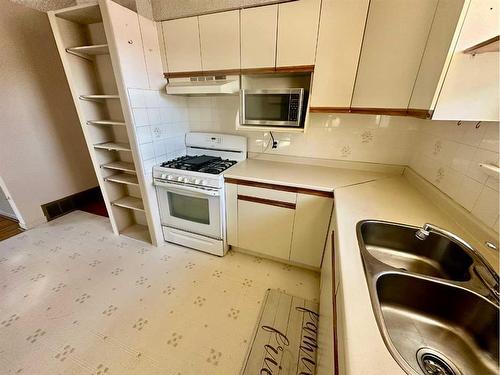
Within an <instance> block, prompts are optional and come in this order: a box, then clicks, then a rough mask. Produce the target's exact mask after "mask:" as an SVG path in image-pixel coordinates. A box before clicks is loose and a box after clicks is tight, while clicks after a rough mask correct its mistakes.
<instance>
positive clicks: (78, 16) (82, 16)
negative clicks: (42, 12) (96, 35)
mask: <svg viewBox="0 0 500 375" xmlns="http://www.w3.org/2000/svg"><path fill="white" fill-rule="evenodd" d="M54 13H55V15H56V16H57V17H59V18H64V19H65V20H68V21H72V22H76V23H80V24H83V25H88V24H92V23H98V22H102V16H101V11H100V9H99V5H98V4H82V5H76V6H73V7H70V8H65V9H62V10H58V11H55V12H54Z"/></svg>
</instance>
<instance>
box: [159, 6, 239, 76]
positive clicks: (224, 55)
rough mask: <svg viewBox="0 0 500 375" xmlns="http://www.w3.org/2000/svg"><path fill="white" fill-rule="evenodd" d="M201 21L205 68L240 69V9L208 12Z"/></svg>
mask: <svg viewBox="0 0 500 375" xmlns="http://www.w3.org/2000/svg"><path fill="white" fill-rule="evenodd" d="M199 21H200V44H201V60H202V67H203V70H204V71H208V70H226V69H239V68H240V15H239V11H238V10H233V11H230V12H222V13H214V14H207V15H205V16H200V17H199ZM169 66H170V65H169Z"/></svg>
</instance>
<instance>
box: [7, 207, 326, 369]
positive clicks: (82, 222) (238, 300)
mask: <svg viewBox="0 0 500 375" xmlns="http://www.w3.org/2000/svg"><path fill="white" fill-rule="evenodd" d="M0 259H1V262H0V369H1V373H2V374H30V375H33V374H36V375H44V374H50V375H53V374H68V375H70V374H71V375H73V374H93V375H98V374H100V375H104V374H106V375H114V374H120V375H126V374H141V375H149V374H163V375H165V374H167V375H190V374H203V375H209V374H228V375H233V374H234V375H236V374H238V373H239V371H240V368H241V365H242V364H243V360H244V357H245V353H246V350H247V347H248V343H249V340H250V338H251V336H252V332H253V329H254V325H255V323H256V321H257V318H258V314H259V310H260V303H261V301H262V299H263V297H264V295H265V291H266V289H267V288H279V289H280V290H283V291H286V292H287V293H289V294H292V295H296V296H299V297H303V298H307V299H310V300H314V301H317V299H318V295H319V275H318V274H317V273H315V272H311V271H306V270H301V269H298V268H295V267H289V266H285V265H282V264H280V263H277V262H272V261H268V260H263V259H260V258H256V257H252V256H247V255H244V254H239V253H234V252H229V253H228V254H227V255H226V256H225V257H223V258H219V257H216V256H211V255H208V254H204V253H201V252H197V251H194V250H190V249H185V248H182V247H178V246H174V245H169V244H168V245H167V244H166V245H164V246H161V247H159V248H155V247H152V246H149V245H146V244H144V243H141V242H138V241H135V240H132V239H128V238H125V237H118V236H114V235H113V234H112V233H111V228H110V224H109V220H108V219H107V218H104V217H100V216H96V215H92V214H89V213H85V212H82V211H75V212H72V213H71V214H68V215H66V216H64V217H61V218H59V219H56V220H54V221H52V222H50V223H47V224H44V225H42V226H40V227H37V228H35V229H32V230H30V231H27V232H24V233H21V234H19V235H17V236H15V237H12V238H10V239H8V240H5V241H3V242H1V243H0Z"/></svg>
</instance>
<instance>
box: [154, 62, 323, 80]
mask: <svg viewBox="0 0 500 375" xmlns="http://www.w3.org/2000/svg"><path fill="white" fill-rule="evenodd" d="M312 72H314V65H297V66H279V67H268V68H267V67H266V68H248V69H225V70H206V71H201V70H198V71H190V72H165V73H163V77H165V78H186V77H202V76H228V75H241V74H273V73H312Z"/></svg>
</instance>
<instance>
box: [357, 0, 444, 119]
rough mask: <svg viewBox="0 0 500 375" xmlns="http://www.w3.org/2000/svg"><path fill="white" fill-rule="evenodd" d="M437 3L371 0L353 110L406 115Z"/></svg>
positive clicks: (407, 0)
mask: <svg viewBox="0 0 500 375" xmlns="http://www.w3.org/2000/svg"><path fill="white" fill-rule="evenodd" d="M437 3H438V1H437V0H424V1H422V0H404V1H402V0H371V1H370V8H369V11H368V18H367V21H366V29H365V36H364V40H363V45H362V48H361V57H360V60H359V66H358V74H357V78H356V84H355V87H354V94H353V98H352V103H351V107H353V108H366V109H373V108H383V109H390V110H395V111H401V112H403V113H405V112H406V109H407V107H408V103H409V101H410V97H411V93H412V89H413V85H414V83H415V80H416V78H417V74H418V69H419V66H420V61H421V59H422V55H423V52H424V49H425V46H426V41H427V37H428V35H429V31H430V28H431V25H432V20H433V17H434V13H435V10H436V6H437Z"/></svg>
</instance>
